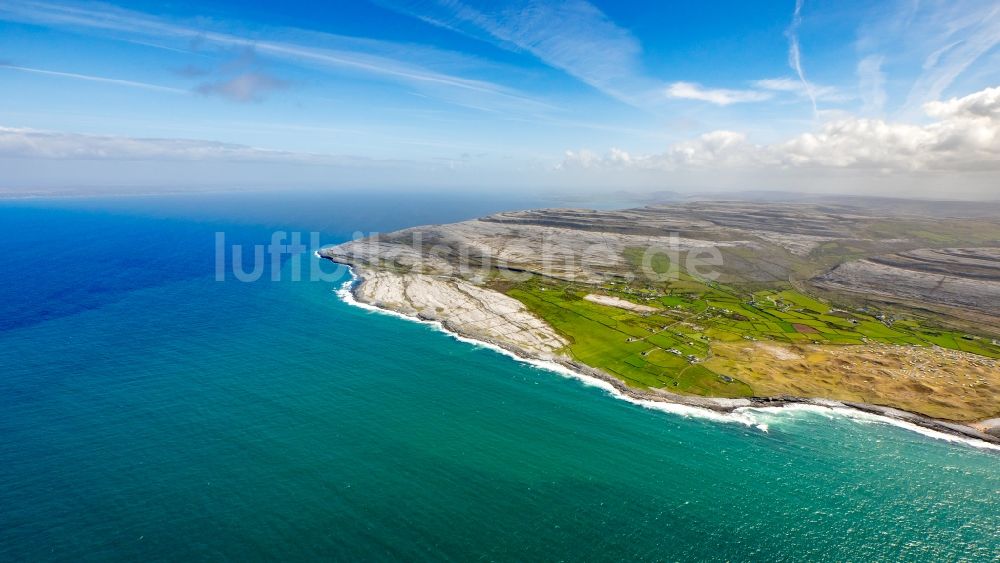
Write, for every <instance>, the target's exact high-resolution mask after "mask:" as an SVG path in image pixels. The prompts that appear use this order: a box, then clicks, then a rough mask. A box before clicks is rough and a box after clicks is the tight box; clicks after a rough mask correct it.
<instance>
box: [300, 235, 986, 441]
mask: <svg viewBox="0 0 1000 563" xmlns="http://www.w3.org/2000/svg"><path fill="white" fill-rule="evenodd" d="M316 257H317V258H323V259H326V260H330V261H331V262H334V263H337V264H340V265H342V266H345V267H346V268H347V271H348V274H349V275H350V278H349V279H348V280H347V281H346V282H344V283H343V284H342V286H341V287H340V288H338V289H336V290H335V293H336V294H337V296H338V297H339V298H340V299H341V300H342V301H344V302H345V303H347V304H348V305H351V306H354V307H359V308H361V309H365V310H368V311H371V312H376V313H381V314H387V315H391V316H394V317H397V318H400V319H404V320H408V321H411V322H417V323H420V324H424V325H427V326H430V327H432V328H434V329H436V330H439V331H442V332H444V333H446V334H448V335H449V336H451V337H453V338H455V339H456V340H459V341H461V342H465V343H468V344H472V345H474V346H480V347H484V348H489V349H491V350H493V351H495V352H498V353H501V354H503V355H505V356H508V357H510V358H513V359H514V360H517V361H519V362H522V363H525V364H528V365H531V366H533V367H536V368H539V369H544V370H546V371H550V372H554V373H557V374H559V375H561V376H563V377H569V378H572V379H576V380H578V381H581V382H583V383H584V384H585V385H588V386H592V387H598V388H601V389H603V390H604V391H606V392H608V393H609V394H610V395H612V396H613V397H615V398H617V399H621V400H624V401H627V402H630V403H633V404H636V405H639V406H642V407H644V408H648V409H652V410H659V411H662V412H668V413H673V414H677V415H681V416H685V417H697V418H705V419H709V420H714V421H718V422H727V423H739V424H743V425H745V426H750V427H756V428H758V429H760V430H762V431H764V432H766V431H767V425H766V424H763V423H760V422H759V421H757V420H756V419H755V418H754V417H753V412H754V411H764V412H780V411H782V410H789V409H798V410H803V409H807V410H813V411H816V412H820V413H825V414H839V415H841V416H845V417H848V418H853V419H856V420H867V421H872V422H881V423H884V424H890V425H892V426H896V427H898V428H903V429H905V430H910V431H912V432H917V433H919V434H922V435H924V436H927V437H930V438H934V439H938V440H943V441H947V442H952V443H956V442H957V443H964V444H967V445H969V446H972V447H975V448H978V449H985V450H991V451H995V452H1000V438H998V437H995V436H992V435H990V434H987V433H985V432H982V431H980V430H979V429H977V428H974V427H972V426H969V425H967V424H963V423H959V422H951V421H946V420H939V419H935V418H931V417H928V416H925V415H922V414H919V413H914V412H909V411H905V410H902V409H897V408H893V407H887V406H882V405H874V404H869V403H857V402H850V401H838V400H833V399H823V398H808V397H793V396H777V397H750V398H745V399H729V398H721V397H702V396H693V395H679V394H676V393H670V392H669V391H662V390H661V391H659V392H657V393H651V392H648V391H643V390H641V389H636V388H633V387H629V386H628V385H626V384H625V383H624V382H622V381H621V380H620V379H618V378H616V377H614V376H612V375H610V374H607V373H604V372H603V371H601V370H598V369H595V368H592V367H590V366H588V365H585V364H582V363H580V362H577V361H574V360H572V359H570V358H567V357H565V356H562V357H555V358H539V357H537V356H535V355H534V354H532V353H531V352H529V351H527V350H524V349H522V348H520V347H517V346H513V345H511V344H509V343H506V342H500V341H498V340H494V339H491V338H488V337H484V336H483V335H480V334H477V335H475V336H472V335H468V334H464V333H463V332H462V331H461V330H459V329H458V328H457V327H454V326H450V325H449V323H448V322H447V321H446V320H445V321H440V320H435V319H430V318H427V317H424V316H422V315H421V314H419V313H418V314H416V315H412V314H407V313H403V312H400V311H395V310H393V309H391V308H387V307H384V306H381V305H380V304H375V303H370V302H368V301H367V300H366V299H365V297H364V295H363V294H362V292H361V288H362V285H363V284H364V282H365V278H364V270H363V269H361V268H359V267H358V266H356V265H353V264H350V263H348V262H345V261H340V260H336V259H334V258H333V257H330V256H326V255H323V254H320V253H319V252H317V253H316Z"/></svg>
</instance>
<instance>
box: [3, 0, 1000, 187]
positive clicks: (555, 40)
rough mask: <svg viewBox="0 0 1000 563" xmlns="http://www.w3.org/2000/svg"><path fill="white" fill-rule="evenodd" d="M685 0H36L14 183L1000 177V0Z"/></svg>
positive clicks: (28, 21) (947, 183) (24, 39)
mask: <svg viewBox="0 0 1000 563" xmlns="http://www.w3.org/2000/svg"><path fill="white" fill-rule="evenodd" d="M664 4H667V3H644V2H626V3H621V2H617V3H611V2H599V1H596V0H595V1H586V0H565V1H549V2H543V1H537V0H505V1H502V2H485V1H483V2H472V1H457V0H440V1H432V2H427V1H415V0H373V1H372V2H369V3H361V2H359V3H351V4H349V5H345V6H340V7H336V8H330V7H327V6H324V5H319V4H314V3H311V2H301V3H300V2H292V3H290V4H288V5H283V6H282V9H281V11H280V12H278V11H275V12H273V13H270V12H265V11H263V10H260V9H247V8H245V7H243V6H242V5H241V3H236V2H234V3H229V2H218V3H214V4H211V5H208V6H206V5H204V4H197V5H195V4H192V5H186V4H184V3H180V4H175V5H173V6H172V7H171V9H170V10H171V11H168V12H165V11H164V8H161V7H158V6H156V5H149V4H145V3H143V2H130V3H127V4H124V3H123V4H115V5H111V4H104V3H79V2H44V1H33V0H27V1H17V0H14V1H12V2H8V3H4V4H0V81H3V84H4V88H0V164H2V165H0V190H4V189H9V188H13V187H24V186H66V185H70V184H73V185H94V186H97V185H107V184H122V183H125V184H130V185H142V184H149V185H152V184H153V183H155V184H156V185H169V184H171V183H178V184H179V183H199V184H201V185H213V184H232V183H233V182H234V181H235V182H238V181H240V179H241V178H253V179H254V181H255V182H256V183H258V184H266V185H271V186H273V187H284V186H288V185H290V184H295V185H316V186H323V185H329V186H343V187H350V186H352V185H353V186H359V185H381V186H386V187H390V186H392V187H405V186H408V185H412V186H426V185H439V186H441V187H456V188H459V187H461V188H467V189H475V188H483V189H487V188H496V187H502V186H523V187H525V188H537V187H540V186H544V187H548V188H554V189H581V190H595V189H602V188H614V189H622V188H624V189H638V188H643V187H647V188H655V189H663V188H668V189H687V190H698V189H748V190H752V189H792V190H800V191H809V190H816V191H840V192H865V193H871V192H873V191H877V192H881V193H886V194H904V193H905V194H908V195H914V194H918V195H926V196H939V197H955V196H958V197H978V198H991V199H995V198H997V197H1000V192H997V189H996V187H995V186H996V185H998V184H1000V182H998V180H1000V48H998V44H1000V5H998V4H996V3H995V2H991V1H976V0H959V1H953V2H943V1H939V2H919V3H915V2H909V1H899V2H889V3H880V4H879V5H877V6H874V7H873V6H870V5H868V3H863V2H853V1H848V2H839V3H826V2H823V3H821V2H810V1H809V0H795V1H789V2H767V3H759V4H756V5H750V6H748V5H747V4H748V3H745V2H725V3H724V4H725V6H712V7H703V6H690V5H689V6H670V5H664ZM56 160H57V161H60V164H59V165H58V166H52V165H51V164H45V165H40V164H39V163H40V162H51V161H56ZM177 162H184V163H188V165H187V166H186V167H177V166H175V165H171V164H170V163H177ZM178 168H186V170H179V169H178ZM153 178H155V182H154V181H153V180H152V179H153ZM942 190H946V191H942Z"/></svg>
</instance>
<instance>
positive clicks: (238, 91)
mask: <svg viewBox="0 0 1000 563" xmlns="http://www.w3.org/2000/svg"><path fill="white" fill-rule="evenodd" d="M287 87H288V83H287V82H286V81H284V80H280V79H278V78H274V77H273V76H270V75H267V74H264V73H262V72H244V73H242V74H239V75H237V76H234V77H232V78H226V79H223V80H218V81H215V82H206V83H205V84H202V85H200V86H198V88H197V91H198V92H199V93H202V94H206V95H217V96H222V97H224V98H227V99H230V100H233V101H236V102H244V103H245V102H259V101H261V100H262V99H263V96H264V94H266V93H268V92H273V91H274V90H280V89H283V88H287Z"/></svg>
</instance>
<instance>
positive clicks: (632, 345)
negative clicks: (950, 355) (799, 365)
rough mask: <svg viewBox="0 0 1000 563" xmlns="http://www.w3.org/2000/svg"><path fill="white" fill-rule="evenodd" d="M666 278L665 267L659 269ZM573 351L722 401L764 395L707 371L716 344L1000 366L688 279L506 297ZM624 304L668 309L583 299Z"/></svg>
mask: <svg viewBox="0 0 1000 563" xmlns="http://www.w3.org/2000/svg"><path fill="white" fill-rule="evenodd" d="M657 266H659V267H661V268H663V267H666V266H665V265H663V264H657ZM504 290H505V292H506V293H507V294H508V295H510V296H511V297H514V298H515V299H517V300H519V301H521V302H522V303H524V304H525V306H527V307H528V309H529V310H530V311H532V312H533V313H534V314H536V315H538V316H539V317H540V318H542V319H544V320H545V321H546V322H548V323H549V324H550V325H551V326H553V327H554V328H555V329H556V330H557V331H559V333H561V334H562V335H563V336H565V337H566V338H567V340H568V341H569V342H570V344H569V346H568V350H566V351H567V352H568V353H569V354H570V355H571V356H572V357H573V358H575V359H577V360H579V361H581V362H583V363H585V364H587V365H590V366H593V367H596V368H599V369H602V370H604V371H606V372H608V373H610V374H612V375H615V376H616V377H619V378H621V379H622V381H625V382H626V383H627V384H629V385H632V386H634V387H639V388H663V389H667V390H670V391H675V392H678V393H689V394H696V395H706V396H715V397H747V396H752V395H753V394H754V391H753V389H751V387H750V386H749V385H747V384H746V383H744V382H742V381H739V380H738V379H736V378H734V377H732V376H730V375H729V374H724V373H716V372H713V371H712V370H710V369H708V368H707V367H705V366H704V365H702V363H703V362H705V361H706V360H708V359H709V358H710V356H711V344H712V343H713V342H736V341H741V340H757V341H771V342H775V343H780V344H832V345H859V344H864V343H873V342H878V343H884V344H899V345H905V344H909V345H916V346H940V347H942V348H948V349H952V350H962V351H967V352H972V353H975V354H979V355H982V356H986V357H990V358H1000V346H997V345H996V344H994V343H993V342H992V341H991V340H989V339H986V338H982V337H976V336H971V335H968V334H963V333H957V332H953V331H946V330H941V329H935V328H933V327H928V326H925V325H924V324H923V322H922V321H921V320H919V319H912V318H908V319H891V318H890V317H888V316H886V315H884V314H883V313H880V312H878V311H872V310H865V311H859V310H851V311H842V310H837V309H836V308H834V307H833V306H831V305H830V304H827V303H824V302H823V301H820V300H818V299H816V298H814V297H811V296H809V295H805V294H803V293H800V292H798V291H796V290H793V289H785V290H780V291H778V290H765V291H757V292H754V293H749V292H740V291H738V290H736V289H734V288H732V287H728V286H725V285H721V284H717V283H714V282H703V281H699V280H696V279H693V278H691V277H690V276H687V275H685V274H682V275H681V276H680V279H678V280H677V281H673V282H669V283H666V284H661V285H660V286H652V285H650V284H628V283H626V282H608V283H607V284H605V285H603V286H601V287H594V286H587V285H582V284H573V283H558V282H555V281H553V280H551V279H542V278H532V279H530V280H528V281H525V282H520V283H516V284H513V285H511V286H509V287H506V288H504ZM588 293H601V294H606V295H612V296H615V297H620V298H623V299H626V300H629V301H632V302H635V303H638V304H642V305H648V306H652V307H656V308H657V309H659V310H658V311H657V312H655V313H649V314H640V313H635V312H632V311H628V310H624V309H620V308H616V307H610V306H605V305H599V304H597V303H593V302H590V301H587V300H585V299H583V297H584V296H585V295H587V294H588Z"/></svg>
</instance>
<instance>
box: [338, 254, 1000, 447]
mask: <svg viewBox="0 0 1000 563" xmlns="http://www.w3.org/2000/svg"><path fill="white" fill-rule="evenodd" d="M318 255H319V256H320V257H321V258H325V259H328V260H331V261H333V262H336V263H339V264H342V265H345V266H347V267H349V268H351V271H352V276H353V281H352V282H351V283H350V288H349V291H350V293H351V296H352V298H353V299H354V300H356V301H357V302H359V303H362V304H365V305H368V306H371V307H375V308H378V309H382V310H385V311H389V312H393V313H396V314H398V315H401V316H405V317H410V318H414V319H417V320H421V321H429V322H435V323H438V324H439V325H440V326H441V327H442V328H443V329H444V330H446V331H448V332H450V333H452V334H454V335H456V336H458V337H461V338H463V339H467V340H471V341H475V342H478V343H482V344H486V345H488V346H491V347H494V348H499V349H501V350H503V351H506V352H507V353H508V355H511V356H514V357H516V358H518V359H521V360H524V361H529V362H540V363H545V364H551V365H552V366H558V367H561V368H562V369H564V370H568V371H569V372H572V373H573V374H575V375H576V376H577V377H579V378H581V379H585V380H591V381H596V382H600V383H601V384H602V385H603V386H605V387H606V388H608V389H609V391H612V392H613V394H616V395H618V396H621V397H623V398H626V399H628V400H631V401H633V402H638V403H646V402H650V403H661V404H671V405H681V406H684V407H690V408H696V409H705V410H708V411H712V412H715V413H721V414H733V413H738V412H740V410H742V409H753V408H780V407H788V406H794V405H808V406H812V407H818V408H828V409H847V410H852V411H857V412H858V413H864V414H867V415H874V416H876V417H880V418H883V419H886V421H892V422H895V423H897V425H903V426H904V427H906V425H912V426H914V427H916V428H919V429H924V430H929V431H931V432H936V433H940V434H942V435H945V436H948V437H954V438H959V439H962V440H971V441H973V442H980V443H981V444H980V445H983V446H986V447H989V448H990V449H1000V419H991V420H986V421H980V422H978V423H975V425H970V424H964V423H959V422H953V421H946V420H938V419H935V418H931V417H928V416H924V415H921V414H917V413H913V412H908V411H904V410H900V409H896V408H892V407H887V406H882V405H873V404H867V403H858V402H848V401H837V400H829V399H822V398H806V397H793V396H776V397H750V398H740V399H730V398H714V397H702V396H692V395H680V394H676V393H671V392H669V391H665V390H661V389H649V390H643V389H637V388H634V387H630V386H628V385H626V384H625V383H624V382H622V381H621V380H619V379H617V378H615V377H613V376H611V375H609V374H607V373H604V372H603V371H601V370H598V369H595V368H593V367H590V366H587V365H585V364H582V363H580V362H577V361H575V360H573V359H572V358H570V357H568V356H566V355H564V354H560V353H557V350H558V348H560V347H561V345H562V344H563V341H562V339H561V338H560V337H559V336H558V335H557V334H555V332H554V331H552V330H551V329H550V328H549V327H547V326H546V325H545V323H544V322H542V321H541V320H539V319H537V318H533V317H531V315H530V314H529V313H527V312H526V311H523V310H519V309H518V308H517V305H515V304H516V301H514V300H512V299H510V298H509V297H507V296H505V295H503V294H501V293H498V292H495V291H492V290H489V289H486V288H480V287H478V286H473V285H471V284H468V285H469V287H472V288H475V289H474V290H469V288H467V287H462V288H460V289H458V290H456V289H455V288H453V287H452V288H449V284H454V283H455V282H454V280H451V279H446V278H436V277H434V276H419V277H417V276H409V277H408V276H407V275H405V274H397V273H393V272H385V271H375V270H373V269H371V267H370V266H369V265H365V264H357V263H353V262H352V261H350V260H349V259H345V257H344V256H343V255H340V254H338V253H337V252H336V251H330V250H326V251H320V252H319V253H318ZM462 290H465V291H472V292H474V295H469V296H468V297H469V299H463V300H462V305H463V306H462V307H459V308H458V309H450V308H448V307H447V305H448V301H449V298H448V297H447V295H449V294H455V293H456V291H458V292H460V293H464V292H465V291H462ZM414 300H416V302H417V303H418V304H424V303H428V304H429V303H437V304H438V305H437V306H436V307H435V308H434V309H432V310H430V311H428V309H427V308H426V306H425V307H423V308H419V307H415V306H414ZM508 300H509V301H508ZM511 301H513V302H514V303H511ZM421 309H422V310H421ZM532 319H533V320H532ZM524 333H528V335H529V336H528V337H527V338H525V337H524Z"/></svg>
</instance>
